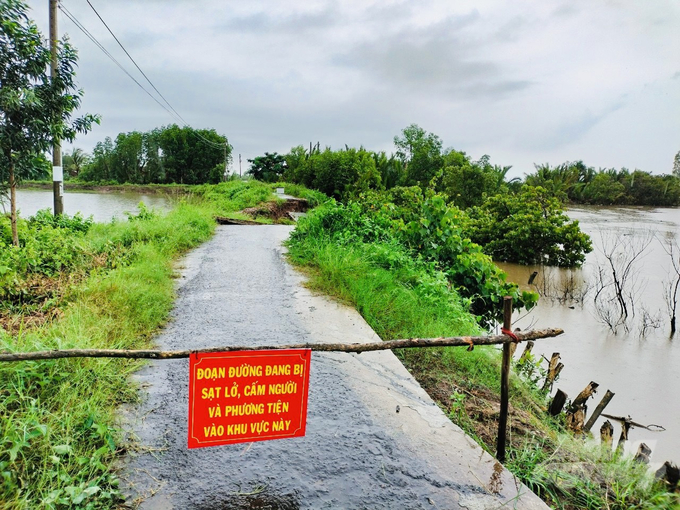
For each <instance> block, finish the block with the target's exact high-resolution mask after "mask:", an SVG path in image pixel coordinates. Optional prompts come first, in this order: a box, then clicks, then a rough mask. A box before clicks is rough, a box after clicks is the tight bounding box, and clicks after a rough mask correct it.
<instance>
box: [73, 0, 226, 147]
mask: <svg viewBox="0 0 680 510" xmlns="http://www.w3.org/2000/svg"><path fill="white" fill-rule="evenodd" d="M86 2H87V5H89V6H90V8H91V9H92V10H93V11H94V13H95V14H96V15H97V17H98V18H99V21H101V22H102V24H103V25H104V26H105V27H106V30H108V31H109V34H111V36H112V37H113V38H114V39H115V40H116V42H117V43H118V46H120V47H121V49H122V50H123V51H124V52H125V54H126V55H127V56H128V58H129V59H130V61H131V62H132V63H133V64H134V65H135V67H136V68H137V70H138V71H139V72H140V73H142V76H144V78H145V79H146V81H148V82H149V85H151V86H152V87H153V89H154V90H155V91H156V93H157V94H158V95H159V96H160V97H161V98H162V99H163V101H165V103H166V104H167V105H168V106H169V107H170V109H171V110H172V111H173V112H175V114H176V115H177V117H179V119H180V120H181V121H182V124H184V126H189V123H188V122H187V121H186V120H184V118H183V117H182V116H181V115H180V114H179V113H177V110H175V109H174V108H173V107H172V105H171V104H170V103H169V102H168V100H167V99H165V96H163V94H161V93H160V91H159V90H158V89H157V88H156V86H155V85H154V84H153V82H152V81H151V80H150V79H149V77H148V76H147V75H146V73H144V71H142V68H141V67H139V65H138V64H137V62H135V59H134V58H132V55H130V53H129V52H128V50H126V49H125V46H123V43H121V42H120V40H119V39H118V37H116V34H114V33H113V31H112V30H111V28H109V26H108V25H107V24H106V21H104V18H102V17H101V15H100V14H99V12H97V9H95V8H94V5H92V2H90V0H86ZM192 132H193V133H194V134H195V135H196V136H197V137H198V138H200V139H201V140H203V141H204V142H206V143H207V144H210V145H212V146H213V147H218V148H222V144H218V143H216V142H213V141H212V140H208V139H207V138H205V137H203V136H202V135H201V134H200V133H196V132H195V131H193V130H192Z"/></svg>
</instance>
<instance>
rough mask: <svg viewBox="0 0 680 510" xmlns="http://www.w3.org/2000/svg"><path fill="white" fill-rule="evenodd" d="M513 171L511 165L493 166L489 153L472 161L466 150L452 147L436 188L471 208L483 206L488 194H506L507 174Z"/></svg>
mask: <svg viewBox="0 0 680 510" xmlns="http://www.w3.org/2000/svg"><path fill="white" fill-rule="evenodd" d="M509 170H510V167H509V166H506V167H499V166H497V165H491V163H490V162H489V156H483V157H482V158H481V159H480V160H479V161H471V160H470V158H469V157H468V156H467V155H466V154H465V153H464V152H458V151H455V150H450V151H448V152H447V153H446V154H445V156H444V168H443V170H442V172H441V177H439V179H438V181H439V182H438V183H437V185H436V189H437V191H441V192H442V193H445V194H446V195H448V197H449V200H450V201H451V202H452V203H453V204H455V205H456V206H458V207H460V208H462V209H467V208H469V207H472V206H474V205H481V204H482V202H483V201H484V199H485V197H487V196H493V195H497V194H499V193H506V192H507V191H508V186H507V183H506V182H505V176H506V175H507V173H508V171H509Z"/></svg>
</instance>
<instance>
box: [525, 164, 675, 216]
mask: <svg viewBox="0 0 680 510" xmlns="http://www.w3.org/2000/svg"><path fill="white" fill-rule="evenodd" d="M525 183H526V184H528V185H530V186H540V187H542V188H544V189H546V190H547V191H548V192H550V193H551V194H552V195H553V196H555V197H556V198H558V199H559V200H560V201H567V200H568V201H570V202H574V203H584V204H597V205H653V206H677V205H680V175H676V174H675V173H674V174H673V175H652V174H651V173H649V172H643V171H641V170H635V171H633V172H631V171H629V170H628V169H626V168H622V169H620V170H616V169H614V168H601V169H599V170H595V169H594V168H592V167H587V166H586V165H585V164H584V163H583V162H582V161H577V162H574V163H569V162H567V163H563V164H561V165H557V166H555V167H551V166H550V165H547V164H546V165H538V166H536V172H534V173H533V174H530V175H527V176H526V179H525Z"/></svg>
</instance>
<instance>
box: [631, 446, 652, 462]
mask: <svg viewBox="0 0 680 510" xmlns="http://www.w3.org/2000/svg"><path fill="white" fill-rule="evenodd" d="M650 455H652V449H651V448H650V447H649V446H647V445H646V444H645V443H640V446H639V447H638V451H637V453H636V454H635V458H634V459H633V460H634V461H635V462H640V463H641V464H649V457H650Z"/></svg>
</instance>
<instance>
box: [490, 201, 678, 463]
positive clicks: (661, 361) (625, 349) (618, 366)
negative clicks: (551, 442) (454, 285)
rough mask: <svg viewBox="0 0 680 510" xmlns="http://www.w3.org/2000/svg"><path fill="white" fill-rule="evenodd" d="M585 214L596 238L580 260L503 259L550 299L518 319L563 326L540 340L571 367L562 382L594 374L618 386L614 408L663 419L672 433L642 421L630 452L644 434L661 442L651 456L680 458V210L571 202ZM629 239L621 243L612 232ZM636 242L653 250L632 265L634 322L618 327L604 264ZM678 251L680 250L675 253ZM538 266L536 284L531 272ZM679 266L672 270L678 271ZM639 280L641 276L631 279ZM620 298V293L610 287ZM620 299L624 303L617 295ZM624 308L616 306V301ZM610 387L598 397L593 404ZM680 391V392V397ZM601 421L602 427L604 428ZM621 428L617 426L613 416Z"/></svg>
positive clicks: (572, 390) (573, 386)
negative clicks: (602, 297) (553, 264)
mask: <svg viewBox="0 0 680 510" xmlns="http://www.w3.org/2000/svg"><path fill="white" fill-rule="evenodd" d="M569 215H570V217H572V218H573V219H577V220H579V222H580V224H581V228H582V229H583V230H584V231H585V232H587V233H588V234H589V235H590V236H591V238H592V240H593V245H594V248H595V249H594V251H593V252H592V253H590V254H589V255H588V256H587V258H586V263H585V264H584V266H583V268H581V269H572V270H568V269H559V268H545V267H539V266H519V265H516V264H506V263H501V264H499V265H500V266H501V267H502V268H503V269H504V270H505V271H506V272H507V273H508V279H509V280H511V281H514V282H516V283H518V284H519V285H520V286H521V287H522V288H523V289H526V290H535V291H537V292H539V294H541V296H542V299H541V300H540V302H539V305H538V306H537V307H536V309H535V310H534V311H532V312H531V313H529V314H528V315H527V316H526V317H524V318H522V319H520V320H518V321H517V325H518V326H519V327H521V328H522V329H528V328H530V327H537V328H544V327H560V328H563V329H564V330H565V332H566V333H565V334H564V335H563V336H561V337H558V338H554V339H546V340H540V341H538V342H536V346H535V347H534V351H535V352H537V354H539V355H540V354H543V355H544V356H546V357H547V358H550V355H551V353H553V352H559V353H560V354H561V357H562V361H563V362H564V363H565V368H564V370H563V371H562V373H561V374H560V379H559V380H558V382H557V383H556V385H555V387H556V388H560V389H562V390H564V391H565V392H567V394H568V395H570V396H571V397H572V398H573V397H575V396H576V395H577V394H578V393H579V392H580V391H581V390H582V389H583V388H584V387H585V386H586V385H587V384H588V382H589V381H591V380H592V381H596V382H598V383H599V384H600V389H601V390H602V391H601V392H600V393H602V394H604V391H606V390H607V389H609V390H611V391H613V392H614V393H616V397H615V398H614V399H613V400H612V402H611V404H609V407H608V408H607V412H609V413H611V414H613V415H618V416H627V415H631V416H632V418H633V419H634V420H635V421H638V422H641V423H658V424H661V425H663V426H665V427H666V428H667V429H668V432H663V433H654V434H652V433H650V432H649V431H645V430H638V429H634V430H633V431H631V433H630V439H631V443H630V444H629V446H628V448H627V451H631V452H633V453H634V452H635V450H637V447H638V445H639V443H640V442H644V443H646V444H647V445H649V446H650V447H652V450H653V453H652V462H653V463H654V464H655V465H660V464H662V463H663V462H664V461H665V460H673V461H675V462H676V463H678V462H680V434H679V432H680V406H677V405H668V403H669V400H668V398H669V394H670V395H673V394H675V393H677V391H678V388H680V345H679V344H680V338H677V334H676V338H675V339H670V316H669V313H668V309H667V307H666V301H665V300H664V294H665V293H666V290H665V289H667V287H668V281H669V278H670V277H671V276H672V275H673V268H672V264H671V258H670V257H669V254H668V253H667V251H666V249H664V247H665V246H667V245H666V244H665V243H667V241H668V240H671V242H675V240H676V239H679V238H680V237H679V236H678V234H680V210H678V209H668V208H666V209H664V208H661V209H659V208H657V209H652V208H643V207H630V208H629V207H610V208H607V207H578V208H574V209H572V210H570V211H569ZM613 239H619V240H620V243H621V244H620V246H619V247H618V249H617V250H615V251H612V250H611V248H612V244H611V243H612V240H613ZM636 247H638V248H639V247H642V248H644V250H642V252H641V253H640V255H639V257H637V258H636V260H635V261H634V262H633V263H632V264H631V266H630V268H629V275H628V278H629V285H627V287H626V291H625V293H626V299H628V300H629V303H630V308H629V315H630V316H631V317H630V318H629V319H628V320H627V321H626V324H625V325H619V327H617V328H610V327H609V326H608V325H607V324H606V321H604V320H603V317H602V314H601V313H599V312H598V308H597V300H596V299H595V296H596V294H597V292H598V290H600V293H601V294H602V292H604V291H603V290H602V289H601V287H602V282H600V285H599V287H598V278H605V277H608V276H607V275H602V276H600V275H599V272H600V270H601V268H605V269H607V268H608V271H609V272H608V274H609V275H610V274H611V265H610V261H609V260H608V259H607V253H609V254H610V257H611V258H612V261H611V263H613V264H619V266H617V267H621V266H620V264H621V263H625V261H626V260H627V259H630V256H631V255H632V254H633V253H634V251H635V249H636ZM675 256H676V258H677V256H678V254H677V252H676V254H675ZM534 272H537V274H536V276H535V278H534V281H533V283H532V284H531V285H529V283H528V282H529V278H530V277H531V275H532V273H534ZM669 275H671V276H669ZM630 282H633V283H630ZM610 298H611V296H610ZM615 305H616V303H615ZM614 310H615V312H616V314H615V317H618V312H617V309H616V308H615V309H614ZM601 396H602V395H596V396H595V398H594V399H593V400H591V401H590V407H591V409H592V408H594V407H595V405H596V404H597V402H599V400H600V398H601ZM671 400H672V399H671ZM602 422H603V420H602V419H601V420H598V422H597V423H596V426H595V427H593V430H598V429H599V427H600V425H601V424H602ZM614 426H615V427H616V428H617V431H616V434H618V427H619V426H618V425H617V424H614Z"/></svg>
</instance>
